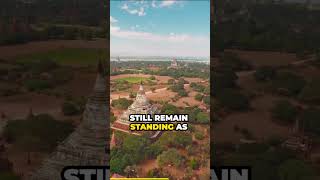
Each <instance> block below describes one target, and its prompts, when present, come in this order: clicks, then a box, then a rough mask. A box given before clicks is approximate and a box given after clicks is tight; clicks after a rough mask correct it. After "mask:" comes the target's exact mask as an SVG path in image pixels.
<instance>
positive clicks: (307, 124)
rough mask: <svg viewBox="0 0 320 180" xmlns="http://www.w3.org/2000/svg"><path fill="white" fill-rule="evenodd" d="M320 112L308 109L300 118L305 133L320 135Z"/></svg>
mask: <svg viewBox="0 0 320 180" xmlns="http://www.w3.org/2000/svg"><path fill="white" fill-rule="evenodd" d="M319 119H320V110H319V109H317V108H308V109H306V110H304V111H303V112H302V114H301V116H300V120H301V122H302V123H303V127H304V129H305V130H306V131H309V132H313V133H316V134H320V121H319Z"/></svg>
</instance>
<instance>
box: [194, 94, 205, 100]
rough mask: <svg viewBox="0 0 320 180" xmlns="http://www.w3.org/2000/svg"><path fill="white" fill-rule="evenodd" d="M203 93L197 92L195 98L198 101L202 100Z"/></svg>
mask: <svg viewBox="0 0 320 180" xmlns="http://www.w3.org/2000/svg"><path fill="white" fill-rule="evenodd" d="M202 98H203V95H202V94H199V93H198V94H196V96H195V97H194V99H195V100H197V101H202Z"/></svg>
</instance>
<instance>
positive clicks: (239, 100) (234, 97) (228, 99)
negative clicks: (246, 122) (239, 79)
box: [217, 89, 249, 111]
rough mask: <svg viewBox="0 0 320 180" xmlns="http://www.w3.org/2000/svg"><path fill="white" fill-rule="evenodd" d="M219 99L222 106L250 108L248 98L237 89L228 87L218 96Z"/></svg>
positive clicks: (240, 108)
mask: <svg viewBox="0 0 320 180" xmlns="http://www.w3.org/2000/svg"><path fill="white" fill-rule="evenodd" d="M217 99H218V100H219V102H220V103H221V105H222V106H224V107H226V108H229V109H231V110H241V111H243V110H247V109H248V108H249V100H248V98H247V97H246V96H245V95H243V94H241V93H240V92H238V91H236V90H232V89H226V90H225V91H223V92H221V93H220V94H219V95H218V96H217Z"/></svg>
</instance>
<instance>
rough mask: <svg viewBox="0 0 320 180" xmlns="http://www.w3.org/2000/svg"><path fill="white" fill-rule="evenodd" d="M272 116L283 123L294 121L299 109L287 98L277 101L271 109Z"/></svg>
mask: <svg viewBox="0 0 320 180" xmlns="http://www.w3.org/2000/svg"><path fill="white" fill-rule="evenodd" d="M271 113H272V117H273V118H276V119H277V120H280V121H281V122H283V123H293V122H294V121H295V119H296V116H297V113H298V111H297V109H296V108H295V107H294V106H293V105H292V104H291V103H290V102H289V101H287V100H280V101H277V102H276V103H275V105H274V107H273V108H272V109H271Z"/></svg>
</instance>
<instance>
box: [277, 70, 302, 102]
mask: <svg viewBox="0 0 320 180" xmlns="http://www.w3.org/2000/svg"><path fill="white" fill-rule="evenodd" d="M305 84H306V81H305V80H304V79H303V77H301V76H299V75H297V74H295V73H293V72H290V71H283V72H279V73H277V75H276V76H275V78H274V80H273V81H272V86H273V87H275V88H276V89H277V90H278V91H279V90H281V91H285V94H286V95H288V96H295V95H297V94H299V93H300V92H301V90H302V89H303V87H304V86H305Z"/></svg>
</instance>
